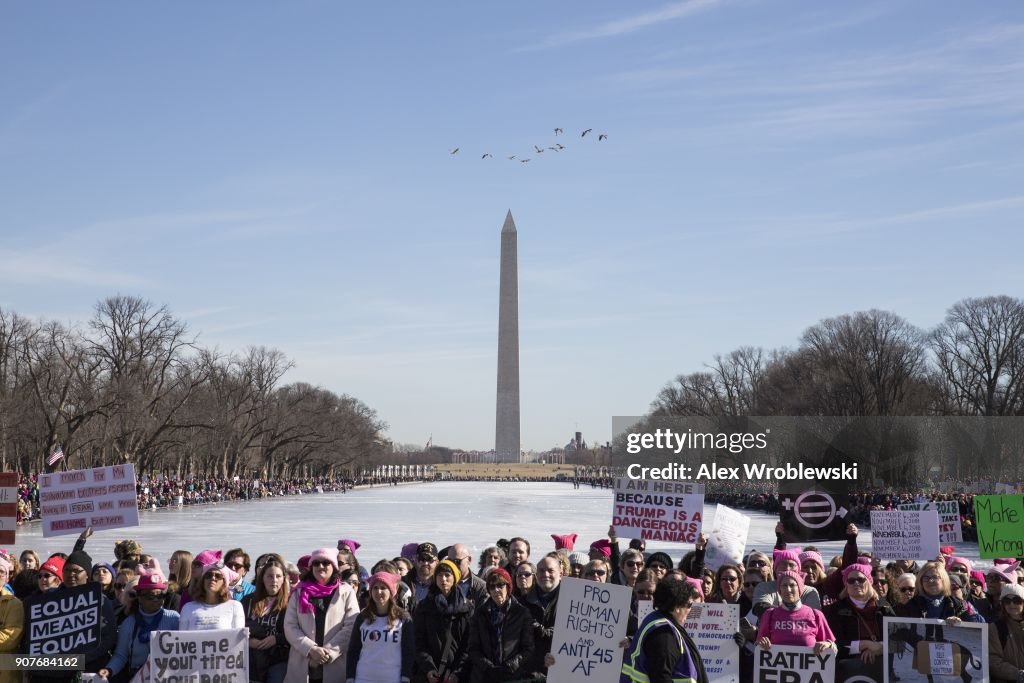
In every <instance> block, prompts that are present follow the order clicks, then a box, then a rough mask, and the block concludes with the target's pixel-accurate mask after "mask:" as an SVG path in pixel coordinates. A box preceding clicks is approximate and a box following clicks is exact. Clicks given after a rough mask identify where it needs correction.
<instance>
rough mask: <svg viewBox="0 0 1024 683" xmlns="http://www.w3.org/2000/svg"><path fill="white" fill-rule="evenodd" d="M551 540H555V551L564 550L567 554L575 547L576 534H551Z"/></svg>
mask: <svg viewBox="0 0 1024 683" xmlns="http://www.w3.org/2000/svg"><path fill="white" fill-rule="evenodd" d="M551 538H553V539H554V540H555V550H562V549H563V548H565V549H566V550H568V551H569V552H572V549H573V546H574V545H576V538H577V536H576V534H551ZM609 557H610V555H609Z"/></svg>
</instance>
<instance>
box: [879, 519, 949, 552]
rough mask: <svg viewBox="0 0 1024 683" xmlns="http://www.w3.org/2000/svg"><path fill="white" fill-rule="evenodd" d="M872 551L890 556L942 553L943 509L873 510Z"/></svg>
mask: <svg viewBox="0 0 1024 683" xmlns="http://www.w3.org/2000/svg"><path fill="white" fill-rule="evenodd" d="M871 552H872V553H874V555H875V557H881V558H884V559H890V560H919V561H928V560H931V559H934V558H935V557H936V556H938V554H939V513H938V512H936V511H934V510H929V511H908V512H904V511H902V510H872V511H871Z"/></svg>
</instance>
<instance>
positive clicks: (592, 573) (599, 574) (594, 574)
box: [584, 569, 608, 576]
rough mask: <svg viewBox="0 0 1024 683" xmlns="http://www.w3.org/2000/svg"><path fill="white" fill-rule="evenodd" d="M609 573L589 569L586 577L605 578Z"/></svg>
mask: <svg viewBox="0 0 1024 683" xmlns="http://www.w3.org/2000/svg"><path fill="white" fill-rule="evenodd" d="M607 573H608V572H606V571H605V570H603V569H588V570H587V572H586V574H584V576H604V575H605V574H607Z"/></svg>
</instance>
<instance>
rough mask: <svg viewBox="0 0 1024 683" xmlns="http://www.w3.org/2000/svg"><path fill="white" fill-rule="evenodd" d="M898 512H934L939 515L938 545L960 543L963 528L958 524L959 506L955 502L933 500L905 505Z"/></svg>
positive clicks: (962, 538)
mask: <svg viewBox="0 0 1024 683" xmlns="http://www.w3.org/2000/svg"><path fill="white" fill-rule="evenodd" d="M899 508H900V510H935V511H936V512H938V513H939V543H942V544H946V543H962V542H963V540H964V531H963V526H962V525H961V524H960V504H959V503H957V502H956V501H955V500H935V501H927V502H923V503H905V504H903V505H900V506H899Z"/></svg>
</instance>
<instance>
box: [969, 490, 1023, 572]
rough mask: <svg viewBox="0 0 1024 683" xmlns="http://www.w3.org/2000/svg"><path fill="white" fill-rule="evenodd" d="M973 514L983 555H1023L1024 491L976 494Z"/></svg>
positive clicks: (979, 552) (991, 557)
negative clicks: (1021, 493) (1001, 494)
mask: <svg viewBox="0 0 1024 683" xmlns="http://www.w3.org/2000/svg"><path fill="white" fill-rule="evenodd" d="M974 517H975V522H976V524H977V526H978V554H979V556H980V557H981V558H983V559H987V560H992V559H995V558H997V557H1024V495H1019V494H1013V495H1003V496H975V497H974Z"/></svg>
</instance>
